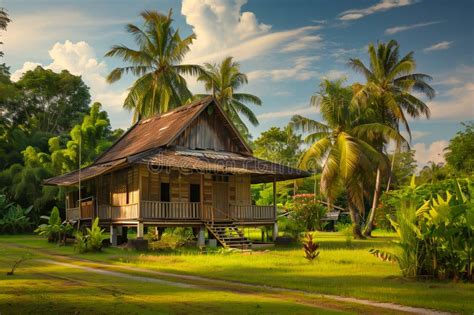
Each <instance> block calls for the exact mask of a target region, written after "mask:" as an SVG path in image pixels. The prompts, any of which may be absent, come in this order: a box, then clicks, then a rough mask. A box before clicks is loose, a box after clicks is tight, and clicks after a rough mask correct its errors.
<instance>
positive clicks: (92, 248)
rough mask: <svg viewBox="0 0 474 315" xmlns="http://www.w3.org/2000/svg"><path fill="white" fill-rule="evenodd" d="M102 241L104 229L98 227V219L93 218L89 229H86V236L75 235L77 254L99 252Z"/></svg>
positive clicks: (79, 233) (78, 233)
mask: <svg viewBox="0 0 474 315" xmlns="http://www.w3.org/2000/svg"><path fill="white" fill-rule="evenodd" d="M103 240H104V229H102V228H100V226H99V218H95V220H94V222H93V223H92V226H91V228H86V234H85V235H84V234H83V233H81V232H77V233H76V250H77V251H78V252H79V253H86V252H100V251H101V250H102V241H103Z"/></svg>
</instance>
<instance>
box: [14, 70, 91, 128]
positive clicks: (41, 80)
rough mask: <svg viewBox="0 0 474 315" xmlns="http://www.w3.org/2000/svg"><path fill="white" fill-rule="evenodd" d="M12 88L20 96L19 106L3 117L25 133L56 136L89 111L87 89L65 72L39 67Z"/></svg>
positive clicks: (89, 97)
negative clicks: (25, 131) (24, 130)
mask: <svg viewBox="0 0 474 315" xmlns="http://www.w3.org/2000/svg"><path fill="white" fill-rule="evenodd" d="M15 85H16V86H17V87H18V89H20V92H21V98H20V103H19V104H15V103H13V104H11V106H10V107H9V108H7V113H6V115H7V116H8V117H9V118H10V119H11V120H12V121H14V122H16V124H22V125H24V126H25V127H27V128H28V129H32V130H33V129H34V130H36V131H42V132H48V133H51V134H53V135H58V134H60V133H63V132H67V131H68V130H69V129H71V127H72V126H74V125H75V124H77V123H79V122H80V121H81V120H82V117H83V116H84V115H86V114H87V113H88V111H89V103H90V99H91V96H90V94H89V87H88V86H87V85H86V84H85V83H84V81H82V78H81V77H80V76H75V75H72V74H71V73H70V72H69V71H67V70H63V71H61V72H60V73H56V72H54V71H52V70H48V69H43V68H42V67H40V66H38V67H36V68H35V69H34V70H30V71H28V72H26V73H25V74H24V75H23V76H22V77H21V78H20V80H19V81H18V82H17V83H16V84H15Z"/></svg>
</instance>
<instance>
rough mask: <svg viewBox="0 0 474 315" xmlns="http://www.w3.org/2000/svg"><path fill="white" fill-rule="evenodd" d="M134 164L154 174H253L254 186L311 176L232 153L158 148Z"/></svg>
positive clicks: (286, 167) (295, 169)
mask: <svg viewBox="0 0 474 315" xmlns="http://www.w3.org/2000/svg"><path fill="white" fill-rule="evenodd" d="M130 162H132V163H139V164H146V165H149V168H150V170H151V171H159V168H160V167H163V168H175V169H178V170H182V171H183V172H184V173H185V172H186V171H188V170H192V171H198V172H204V173H221V174H222V173H223V174H250V175H251V181H252V183H253V184H256V183H266V182H272V181H273V180H276V181H282V180H289V179H296V178H302V177H308V176H310V175H311V173H309V172H307V171H303V170H300V169H297V168H292V167H289V166H285V165H282V164H278V163H272V162H269V161H265V160H261V159H258V158H255V157H252V156H245V155H242V154H238V153H231V152H216V151H205V150H186V149H182V150H179V149H175V150H169V149H159V150H154V151H152V152H149V153H147V154H145V155H142V156H140V157H136V158H132V159H130Z"/></svg>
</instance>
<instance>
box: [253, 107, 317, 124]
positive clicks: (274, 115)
mask: <svg viewBox="0 0 474 315" xmlns="http://www.w3.org/2000/svg"><path fill="white" fill-rule="evenodd" d="M317 112H318V111H317V109H316V108H315V107H310V106H304V107H301V106H299V107H294V108H291V109H287V110H281V111H274V112H267V113H263V114H260V115H257V118H258V120H260V121H264V120H274V119H278V118H286V117H291V116H293V115H303V116H304V115H308V114H315V113H317Z"/></svg>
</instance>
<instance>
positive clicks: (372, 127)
mask: <svg viewBox="0 0 474 315" xmlns="http://www.w3.org/2000/svg"><path fill="white" fill-rule="evenodd" d="M342 83H343V81H342V80H338V81H335V82H330V81H328V80H324V81H323V82H322V83H321V89H320V92H319V93H318V94H316V95H314V96H313V97H312V98H311V105H312V106H314V107H315V108H319V110H320V112H321V115H322V118H323V120H324V123H321V122H317V121H315V120H311V119H308V118H305V117H302V116H299V115H295V116H293V117H292V119H291V125H292V126H294V127H295V128H298V129H300V130H302V131H303V132H306V133H309V134H308V135H307V136H306V138H305V141H306V142H307V143H310V144H311V146H310V147H309V149H308V150H307V151H306V152H305V153H304V154H303V155H302V158H301V161H300V164H301V166H302V167H306V166H307V165H308V164H310V163H311V162H313V161H314V160H316V161H317V162H318V163H322V164H323V171H322V174H321V185H320V189H321V192H322V193H323V194H324V195H325V196H326V197H327V198H328V200H329V202H333V201H334V199H335V198H336V197H337V196H338V195H339V194H340V193H341V192H342V191H345V193H346V196H347V201H348V207H349V211H350V215H351V219H352V226H353V234H354V237H355V238H363V236H362V232H361V226H360V213H362V212H363V211H364V201H363V199H364V196H363V195H364V186H366V185H368V183H369V182H370V180H371V177H372V174H373V173H374V171H375V168H377V167H379V168H382V167H383V165H386V161H385V159H384V157H383V156H382V154H381V153H380V152H378V151H377V150H375V149H374V148H373V147H372V146H371V145H370V144H369V141H370V140H371V139H372V138H373V137H374V135H382V136H383V137H387V138H393V139H398V140H399V141H401V140H402V138H401V136H400V135H399V133H398V132H397V131H396V130H394V129H393V128H391V127H389V126H386V125H383V124H380V123H376V122H375V123H374V122H371V121H370V120H369V119H367V121H364V118H365V117H366V116H369V115H366V113H365V112H364V111H363V110H362V109H360V108H357V107H355V106H353V105H352V103H351V99H352V90H351V89H350V88H348V87H344V86H343V85H342Z"/></svg>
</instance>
